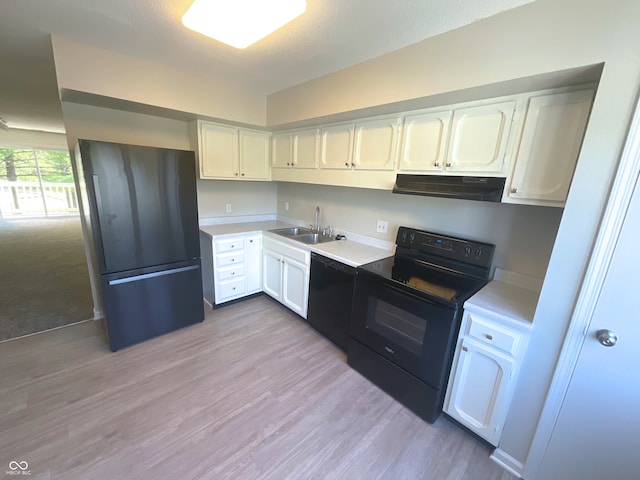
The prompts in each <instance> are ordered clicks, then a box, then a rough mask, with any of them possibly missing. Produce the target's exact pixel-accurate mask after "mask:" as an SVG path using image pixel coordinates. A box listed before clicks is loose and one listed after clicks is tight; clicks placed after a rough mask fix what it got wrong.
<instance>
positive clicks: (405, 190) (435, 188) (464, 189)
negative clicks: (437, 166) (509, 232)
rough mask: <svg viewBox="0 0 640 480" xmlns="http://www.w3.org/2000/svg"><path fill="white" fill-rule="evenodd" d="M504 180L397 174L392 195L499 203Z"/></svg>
mask: <svg viewBox="0 0 640 480" xmlns="http://www.w3.org/2000/svg"><path fill="white" fill-rule="evenodd" d="M504 184H505V178H502V177H462V176H457V175H405V174H398V176H397V177H396V184H395V185H394V187H393V193H402V194H405V195H425V196H431V197H444V198H461V199H464V200H482V201H485V202H499V201H500V200H501V199H502V191H503V190H504Z"/></svg>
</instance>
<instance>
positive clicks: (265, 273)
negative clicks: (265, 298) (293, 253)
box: [262, 249, 282, 301]
mask: <svg viewBox="0 0 640 480" xmlns="http://www.w3.org/2000/svg"><path fill="white" fill-rule="evenodd" d="M262 290H263V291H264V293H266V294H267V295H269V296H271V297H273V298H275V299H276V300H278V301H282V257H280V255H278V254H277V253H274V252H272V251H271V250H267V249H262Z"/></svg>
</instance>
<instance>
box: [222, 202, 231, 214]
mask: <svg viewBox="0 0 640 480" xmlns="http://www.w3.org/2000/svg"><path fill="white" fill-rule="evenodd" d="M224 210H225V212H227V213H231V204H230V203H227V204H226V205H225V206H224Z"/></svg>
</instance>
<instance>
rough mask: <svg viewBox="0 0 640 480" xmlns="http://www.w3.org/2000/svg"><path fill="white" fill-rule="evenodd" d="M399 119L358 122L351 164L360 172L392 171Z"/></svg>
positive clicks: (395, 153)
mask: <svg viewBox="0 0 640 480" xmlns="http://www.w3.org/2000/svg"><path fill="white" fill-rule="evenodd" d="M399 127H400V119H399V118H388V119H383V120H373V121H370V122H358V123H357V124H356V127H355V144H354V150H353V163H354V164H355V167H356V168H358V169H362V170H393V168H394V166H395V163H396V156H397V152H398V130H399Z"/></svg>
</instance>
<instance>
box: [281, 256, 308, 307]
mask: <svg viewBox="0 0 640 480" xmlns="http://www.w3.org/2000/svg"><path fill="white" fill-rule="evenodd" d="M282 261H283V269H282V303H284V304H285V305H286V306H287V307H289V308H290V309H291V310H293V311H294V312H296V313H297V314H298V315H300V316H301V317H303V318H307V302H308V300H309V267H308V266H306V265H304V264H302V263H298V262H296V261H294V260H291V259H290V258H287V257H284V258H283V260H282Z"/></svg>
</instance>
